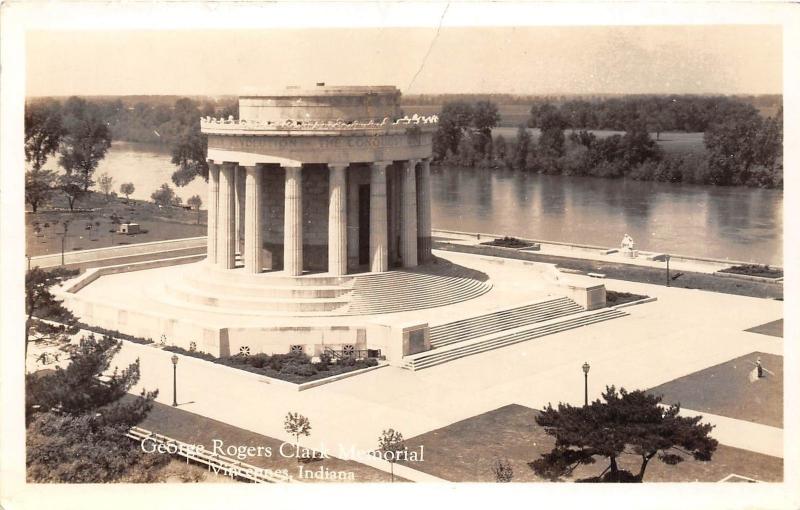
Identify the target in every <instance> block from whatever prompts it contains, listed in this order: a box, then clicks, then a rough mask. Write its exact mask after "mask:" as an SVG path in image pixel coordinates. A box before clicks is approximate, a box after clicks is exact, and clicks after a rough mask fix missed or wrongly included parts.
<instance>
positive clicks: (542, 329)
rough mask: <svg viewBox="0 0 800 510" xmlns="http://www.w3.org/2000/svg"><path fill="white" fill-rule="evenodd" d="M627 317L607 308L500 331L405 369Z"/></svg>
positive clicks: (425, 355)
mask: <svg viewBox="0 0 800 510" xmlns="http://www.w3.org/2000/svg"><path fill="white" fill-rule="evenodd" d="M625 315H627V313H625V312H624V311H622V310H617V309H616V308H604V309H601V310H594V311H591V312H584V313H580V314H577V315H570V316H567V317H559V318H555V319H551V320H548V321H545V322H541V323H537V324H535V325H527V326H522V327H519V328H515V329H513V330H509V331H500V332H497V333H493V334H489V335H485V336H481V337H477V338H473V339H470V340H466V341H463V342H457V343H454V344H451V345H447V346H444V347H441V348H438V349H432V350H430V351H426V352H422V353H419V354H414V355H412V356H408V357H406V359H405V360H404V363H403V365H402V366H403V368H407V369H409V370H422V369H425V368H430V367H434V366H436V365H441V364H443V363H447V362H449V361H454V360H457V359H460V358H464V357H466V356H471V355H473V354H479V353H482V352H486V351H491V350H494V349H499V348H502V347H506V346H509V345H514V344H517V343H520V342H526V341H528V340H533V339H535V338H540V337H543V336H547V335H552V334H554V333H559V332H561V331H567V330H570V329H575V328H580V327H583V326H588V325H589V324H595V323H598V322H603V321H607V320H610V319H616V318H618V317H624V316H625Z"/></svg>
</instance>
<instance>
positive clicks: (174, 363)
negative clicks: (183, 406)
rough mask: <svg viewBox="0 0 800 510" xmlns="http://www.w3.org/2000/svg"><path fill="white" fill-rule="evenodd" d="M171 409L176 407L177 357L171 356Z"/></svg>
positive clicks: (175, 355)
mask: <svg viewBox="0 0 800 510" xmlns="http://www.w3.org/2000/svg"><path fill="white" fill-rule="evenodd" d="M172 407H178V355H177V354H173V355H172Z"/></svg>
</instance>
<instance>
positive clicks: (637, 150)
mask: <svg viewBox="0 0 800 510" xmlns="http://www.w3.org/2000/svg"><path fill="white" fill-rule="evenodd" d="M622 145H623V147H624V150H625V166H626V168H627V169H628V170H630V169H631V168H633V167H635V166H638V165H641V164H642V163H644V162H645V161H649V160H654V161H660V160H661V158H662V157H663V150H662V149H661V147H659V145H658V144H657V143H656V142H655V141H654V140H653V139H652V138H650V133H649V132H648V131H647V124H646V123H645V122H644V121H636V122H632V123H630V124H629V125H628V128H627V129H626V131H625V135H624V136H623V137H622Z"/></svg>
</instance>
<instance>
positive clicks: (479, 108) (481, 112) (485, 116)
mask: <svg viewBox="0 0 800 510" xmlns="http://www.w3.org/2000/svg"><path fill="white" fill-rule="evenodd" d="M498 122H500V113H499V111H498V110H497V105H496V104H494V103H492V102H491V101H478V102H477V103H475V106H474V107H473V109H472V126H473V127H474V128H475V131H476V133H475V135H476V136H475V149H476V150H477V151H478V154H480V155H481V157H486V156H487V155H491V154H487V152H488V151H487V148H489V147H491V144H492V128H494V127H495V126H497V123H498ZM487 146H488V147H487Z"/></svg>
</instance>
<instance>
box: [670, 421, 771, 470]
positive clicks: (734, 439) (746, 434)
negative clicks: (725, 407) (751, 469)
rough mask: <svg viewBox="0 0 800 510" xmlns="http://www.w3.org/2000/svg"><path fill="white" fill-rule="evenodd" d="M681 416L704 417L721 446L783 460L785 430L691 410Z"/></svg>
mask: <svg viewBox="0 0 800 510" xmlns="http://www.w3.org/2000/svg"><path fill="white" fill-rule="evenodd" d="M680 415H681V416H698V415H700V416H702V417H703V422H705V423H710V424H712V425H714V430H713V431H712V432H711V435H712V436H713V437H714V438H715V439H716V440H717V441H719V442H720V444H725V445H728V446H734V447H736V448H741V449H742V450H749V451H751V452H758V453H763V454H764V455H771V456H773V457H781V458H783V429H780V428H778V427H770V426H769V425H761V424H759V423H752V422H749V421H744V420H736V419H734V418H728V417H727V416H719V415H717V414H711V413H704V412H701V411H693V410H691V409H681V412H680Z"/></svg>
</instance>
